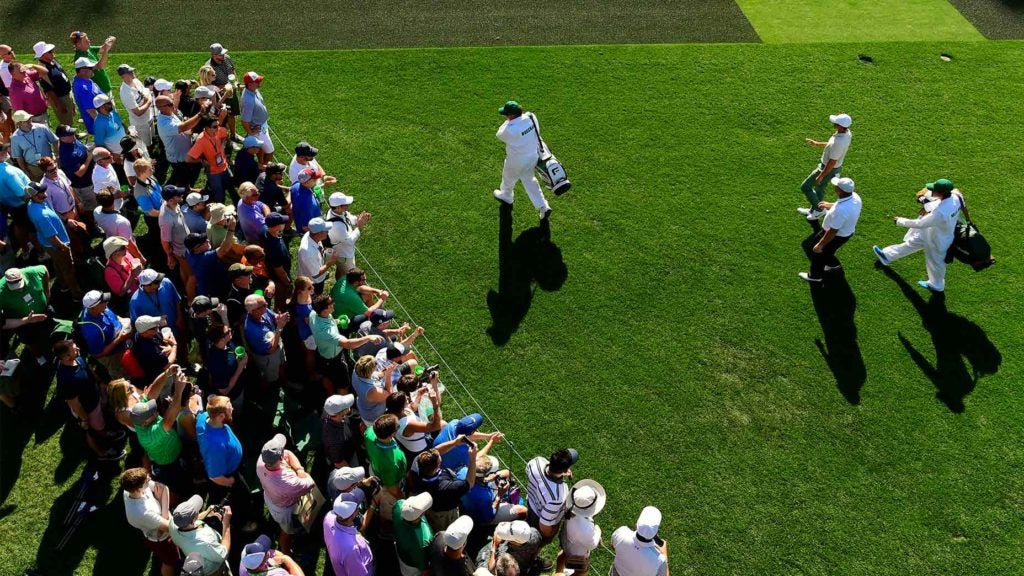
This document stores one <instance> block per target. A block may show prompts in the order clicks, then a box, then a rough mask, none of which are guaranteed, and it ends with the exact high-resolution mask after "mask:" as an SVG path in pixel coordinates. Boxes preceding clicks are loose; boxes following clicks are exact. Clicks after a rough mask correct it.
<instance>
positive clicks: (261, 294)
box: [253, 290, 263, 296]
mask: <svg viewBox="0 0 1024 576" xmlns="http://www.w3.org/2000/svg"><path fill="white" fill-rule="evenodd" d="M253 294H255V295H257V296H263V290H257V291H255V292H253Z"/></svg>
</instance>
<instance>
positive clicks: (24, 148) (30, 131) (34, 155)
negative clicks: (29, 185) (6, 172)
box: [11, 110, 57, 181]
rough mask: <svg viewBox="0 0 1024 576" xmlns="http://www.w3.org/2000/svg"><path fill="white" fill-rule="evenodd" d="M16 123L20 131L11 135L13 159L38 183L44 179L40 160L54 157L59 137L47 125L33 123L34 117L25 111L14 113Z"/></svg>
mask: <svg viewBox="0 0 1024 576" xmlns="http://www.w3.org/2000/svg"><path fill="white" fill-rule="evenodd" d="M14 121H15V122H16V123H17V126H18V129H17V130H15V131H14V132H13V133H12V134H11V158H14V159H15V161H17V162H18V167H19V168H21V170H22V171H23V172H25V174H28V177H29V178H30V179H32V180H37V181H38V180H40V179H41V178H42V177H43V170H42V169H41V168H40V167H39V160H40V159H42V158H44V157H50V158H53V157H54V150H55V149H56V146H55V145H56V144H57V136H56V135H55V134H54V133H53V132H52V131H50V128H49V127H48V126H46V125H45V124H35V123H33V122H32V116H31V115H30V114H29V113H28V112H25V111H24V110H18V111H17V112H15V113H14Z"/></svg>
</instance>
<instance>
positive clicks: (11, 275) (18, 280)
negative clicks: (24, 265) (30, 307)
mask: <svg viewBox="0 0 1024 576" xmlns="http://www.w3.org/2000/svg"><path fill="white" fill-rule="evenodd" d="M4 278H6V279H7V287H8V288H10V289H11V290H21V287H22V286H24V285H25V275H24V274H22V273H21V268H8V269H7V271H6V272H4Z"/></svg>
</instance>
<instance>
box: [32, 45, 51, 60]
mask: <svg viewBox="0 0 1024 576" xmlns="http://www.w3.org/2000/svg"><path fill="white" fill-rule="evenodd" d="M54 48H56V46H54V45H53V44H48V43H46V42H43V41H39V42H36V43H35V44H33V45H32V52H34V53H35V55H36V59H39V58H42V57H43V54H46V53H47V52H53V49H54Z"/></svg>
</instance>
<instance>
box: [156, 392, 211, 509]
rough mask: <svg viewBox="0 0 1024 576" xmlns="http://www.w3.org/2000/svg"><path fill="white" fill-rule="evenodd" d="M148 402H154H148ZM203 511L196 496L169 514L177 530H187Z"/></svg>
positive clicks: (199, 498)
mask: <svg viewBox="0 0 1024 576" xmlns="http://www.w3.org/2000/svg"><path fill="white" fill-rule="evenodd" d="M150 402H154V401H153V400H150ZM202 510H203V497H202V496H200V495H199V494H196V495H194V496H192V497H191V498H189V499H188V500H185V501H184V502H182V503H181V504H178V505H177V507H175V508H174V512H172V513H171V518H172V519H173V520H174V525H175V526H177V527H178V528H187V527H188V526H190V525H191V524H192V523H193V522H195V521H196V518H198V517H199V513H200V512H202Z"/></svg>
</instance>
